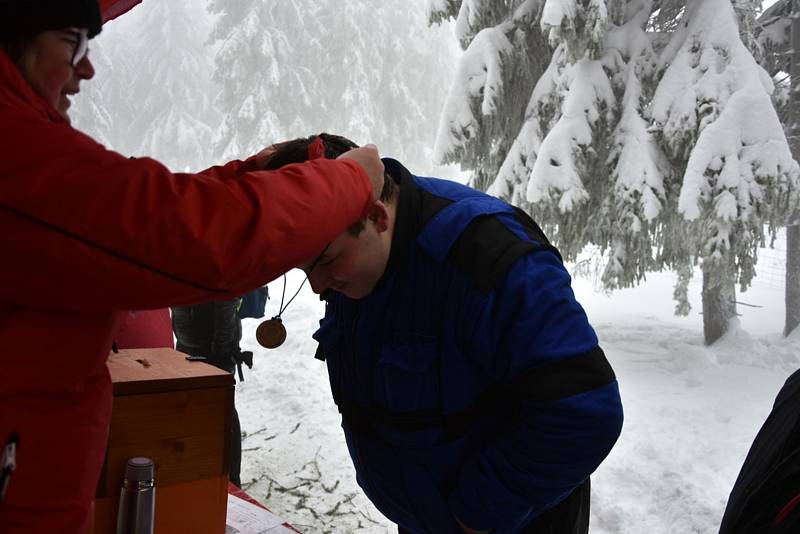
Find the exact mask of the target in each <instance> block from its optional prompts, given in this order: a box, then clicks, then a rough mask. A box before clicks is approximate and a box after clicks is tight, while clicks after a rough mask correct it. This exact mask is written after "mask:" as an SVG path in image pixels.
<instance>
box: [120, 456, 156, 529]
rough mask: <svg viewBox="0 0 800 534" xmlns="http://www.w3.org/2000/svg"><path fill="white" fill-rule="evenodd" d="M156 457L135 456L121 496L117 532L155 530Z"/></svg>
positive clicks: (129, 464) (126, 469) (130, 461)
mask: <svg viewBox="0 0 800 534" xmlns="http://www.w3.org/2000/svg"><path fill="white" fill-rule="evenodd" d="M154 471H155V468H154V465H153V460H151V459H149V458H142V457H137V458H131V459H130V460H128V465H126V466H125V478H124V480H123V481H122V490H121V491H120V497H119V511H118V512H117V532H116V534H153V526H154V523H155V521H154V520H155V509H156V488H155V481H154V479H153V476H154Z"/></svg>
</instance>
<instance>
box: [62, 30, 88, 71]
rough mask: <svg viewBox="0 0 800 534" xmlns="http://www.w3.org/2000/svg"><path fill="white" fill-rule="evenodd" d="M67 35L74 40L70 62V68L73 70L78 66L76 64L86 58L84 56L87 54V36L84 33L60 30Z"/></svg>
mask: <svg viewBox="0 0 800 534" xmlns="http://www.w3.org/2000/svg"><path fill="white" fill-rule="evenodd" d="M62 31H63V32H64V33H66V34H67V35H70V36H71V37H74V38H75V43H74V44H75V50H73V52H72V60H71V61H70V63H71V64H72V67H73V68H75V67H77V66H78V63H80V62H81V61H83V58H85V57H86V54H88V53H89V36H88V35H86V32H85V31H78V30H62Z"/></svg>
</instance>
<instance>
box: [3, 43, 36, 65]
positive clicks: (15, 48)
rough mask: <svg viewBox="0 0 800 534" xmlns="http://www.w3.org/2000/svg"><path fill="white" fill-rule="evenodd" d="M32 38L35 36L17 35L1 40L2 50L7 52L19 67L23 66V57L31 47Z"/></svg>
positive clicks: (9, 57)
mask: <svg viewBox="0 0 800 534" xmlns="http://www.w3.org/2000/svg"><path fill="white" fill-rule="evenodd" d="M32 39H33V37H17V38H12V39H4V40H0V50H2V51H3V52H5V53H6V55H7V56H8V59H10V60H11V62H12V63H13V64H14V65H16V66H17V68H21V66H22V57H23V56H24V55H25V51H26V50H27V49H28V47H30V45H31V41H32Z"/></svg>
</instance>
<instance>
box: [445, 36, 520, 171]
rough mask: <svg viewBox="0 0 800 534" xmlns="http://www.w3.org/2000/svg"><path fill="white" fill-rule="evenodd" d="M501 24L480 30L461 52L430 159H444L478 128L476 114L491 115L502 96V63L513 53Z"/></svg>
mask: <svg viewBox="0 0 800 534" xmlns="http://www.w3.org/2000/svg"><path fill="white" fill-rule="evenodd" d="M504 30H505V25H501V26H499V27H492V28H486V29H484V30H482V31H481V32H480V33H478V35H476V36H475V38H474V39H473V40H472V43H470V45H469V47H468V48H467V50H466V51H465V52H464V57H463V59H462V61H461V63H460V64H459V67H458V71H457V72H456V79H455V81H454V82H453V84H452V85H451V86H450V92H449V94H448V96H447V100H446V103H445V107H444V112H443V114H442V118H441V120H440V124H439V133H438V135H437V137H436V145H435V148H434V151H433V157H434V161H436V162H446V161H448V160H449V159H450V158H452V156H453V155H454V154H456V153H457V152H458V151H459V150H463V148H464V145H465V144H466V143H467V141H469V140H470V139H471V138H473V137H475V136H476V135H477V133H478V129H479V127H480V118H479V116H478V114H482V115H493V114H494V113H495V112H496V111H497V107H498V105H499V102H500V101H501V99H502V97H503V76H502V74H503V62H504V60H505V58H506V57H508V56H509V55H510V54H512V53H513V46H512V44H511V42H510V41H509V40H508V37H506V35H505V32H504Z"/></svg>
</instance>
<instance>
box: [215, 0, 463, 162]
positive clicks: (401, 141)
mask: <svg viewBox="0 0 800 534" xmlns="http://www.w3.org/2000/svg"><path fill="white" fill-rule="evenodd" d="M211 9H212V11H213V12H214V13H218V14H219V15H220V17H219V19H218V20H217V23H216V27H215V29H214V31H213V34H212V35H213V38H214V39H215V40H218V41H219V43H220V48H219V51H218V53H217V57H216V69H215V79H216V80H217V81H218V82H219V83H220V84H221V85H222V87H223V91H222V93H221V94H220V98H219V100H218V106H219V108H220V109H221V110H223V111H225V112H226V113H229V115H227V116H226V119H225V123H224V125H223V127H222V128H221V130H220V133H219V136H218V138H217V148H218V150H219V151H220V152H221V154H224V155H228V156H233V155H237V154H241V153H248V152H253V151H256V150H258V149H259V148H261V147H263V146H265V145H266V144H268V143H271V142H274V141H279V140H284V139H287V138H293V137H297V136H305V135H310V134H313V133H319V132H322V131H328V132H331V133H336V134H340V135H345V136H347V137H349V138H351V139H353V140H354V141H356V142H358V143H367V142H374V143H376V144H377V145H378V146H379V148H380V150H381V153H382V154H384V155H387V156H395V157H398V158H400V159H403V160H404V161H406V162H407V163H408V164H409V165H410V166H411V167H412V168H415V169H417V170H418V171H420V172H428V171H429V170H430V167H431V164H430V161H431V159H432V158H431V148H430V147H431V146H432V145H433V137H434V131H435V130H434V129H435V120H436V117H437V116H438V113H439V110H440V109H441V105H442V102H443V100H444V92H445V88H446V87H447V86H448V85H449V82H450V77H451V71H452V67H450V65H452V64H453V63H454V62H455V54H456V53H457V51H458V47H457V46H456V45H455V44H454V43H451V42H450V40H449V39H448V35H447V34H446V31H447V30H448V29H449V28H441V29H431V28H428V27H427V25H426V24H425V22H426V18H425V17H426V10H425V8H424V5H417V4H409V3H408V2H405V1H404V0H387V1H384V2H378V3H376V2H374V1H371V0H352V1H348V2H339V1H335V0H287V1H286V2H269V1H265V0H243V1H242V2H236V3H231V2H223V1H218V0H213V1H212V2H211ZM440 95H441V96H440Z"/></svg>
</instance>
